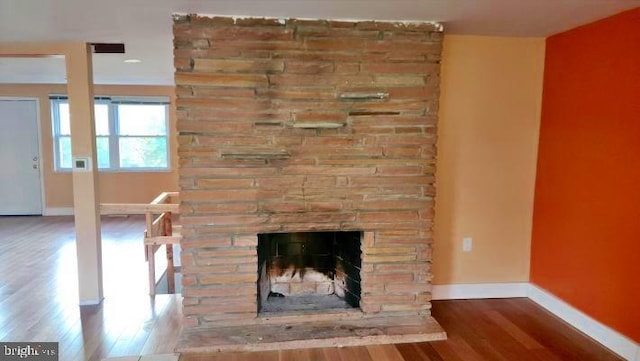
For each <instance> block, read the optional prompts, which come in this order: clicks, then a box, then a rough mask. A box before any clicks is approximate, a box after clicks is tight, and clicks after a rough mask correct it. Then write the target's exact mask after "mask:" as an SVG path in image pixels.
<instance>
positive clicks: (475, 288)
mask: <svg viewBox="0 0 640 361" xmlns="http://www.w3.org/2000/svg"><path fill="white" fill-rule="evenodd" d="M528 288H529V283H527V282H519V283H478V284H457V285H455V284H454V285H434V286H433V288H432V290H431V295H432V298H433V299H434V300H459V299H473V298H514V297H527V291H528Z"/></svg>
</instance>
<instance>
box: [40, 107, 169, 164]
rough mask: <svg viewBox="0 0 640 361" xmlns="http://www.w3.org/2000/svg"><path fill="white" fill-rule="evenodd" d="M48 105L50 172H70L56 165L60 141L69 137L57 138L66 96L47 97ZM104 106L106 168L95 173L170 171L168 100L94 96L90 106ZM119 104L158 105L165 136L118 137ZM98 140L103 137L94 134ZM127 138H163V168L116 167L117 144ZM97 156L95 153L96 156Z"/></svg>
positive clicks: (117, 161)
mask: <svg viewBox="0 0 640 361" xmlns="http://www.w3.org/2000/svg"><path fill="white" fill-rule="evenodd" d="M49 102H50V106H51V130H52V140H53V169H54V172H56V173H71V171H72V168H71V167H69V168H64V167H61V166H60V150H59V144H60V138H62V137H69V138H71V135H60V109H59V106H57V105H56V104H59V103H61V102H68V99H67V96H66V95H50V96H49ZM100 103H103V104H108V106H109V135H108V137H109V168H98V171H99V172H104V173H169V172H171V171H172V169H171V141H170V135H171V128H170V124H171V122H170V119H169V98H168V97H137V96H132V97H123V96H117V97H115V96H114V97H110V96H96V97H95V98H94V104H100ZM119 104H161V105H164V106H165V123H166V125H165V126H166V130H167V132H166V135H148V136H147V135H140V136H130V135H122V136H121V135H118V133H119V129H118V125H119V121H118V120H117V113H118V107H117V105H119ZM98 137H106V136H104V135H103V136H99V135H96V140H97V138H98ZM127 137H145V138H164V139H165V142H166V149H167V166H166V167H120V166H119V160H120V149H119V144H118V143H119V142H118V140H119V139H120V138H127ZM96 157H97V154H96Z"/></svg>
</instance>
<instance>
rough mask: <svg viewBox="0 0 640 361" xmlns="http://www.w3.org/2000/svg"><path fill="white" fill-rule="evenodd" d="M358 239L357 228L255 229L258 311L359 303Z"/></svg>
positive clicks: (323, 308)
mask: <svg viewBox="0 0 640 361" xmlns="http://www.w3.org/2000/svg"><path fill="white" fill-rule="evenodd" d="M361 240H362V232H357V231H344V232H293V233H265V234H259V235H258V274H259V277H258V282H257V287H258V310H259V312H260V313H261V314H268V313H274V312H289V311H314V312H322V311H329V310H335V309H345V308H346V309H349V308H358V307H359V306H360V298H361V296H360V291H361V286H360V281H361V276H360V272H361V268H362V256H361V254H362V252H361Z"/></svg>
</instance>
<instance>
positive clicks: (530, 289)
mask: <svg viewBox="0 0 640 361" xmlns="http://www.w3.org/2000/svg"><path fill="white" fill-rule="evenodd" d="M431 295H432V298H433V300H459V299H478V298H516V297H528V298H529V299H531V300H532V301H533V302H535V303H537V304H538V305H540V306H541V307H543V308H545V309H547V310H548V311H549V312H551V313H553V314H554V315H556V316H558V317H559V318H560V319H562V320H563V321H565V322H567V323H568V324H570V325H571V326H573V327H575V328H577V329H578V330H580V331H581V332H583V333H584V334H586V335H587V336H589V337H591V338H592V339H594V340H595V341H597V342H599V343H600V344H602V345H603V346H605V347H607V348H608V349H610V350H611V351H613V352H614V353H616V354H618V355H619V356H621V357H622V358H624V359H625V360H629V361H640V344H637V343H636V342H634V341H632V340H630V339H629V338H627V337H626V336H624V335H622V334H620V333H619V332H617V331H615V330H613V329H611V328H609V327H608V326H605V325H604V324H602V323H600V322H598V321H596V320H594V319H593V318H591V317H590V316H587V315H586V314H584V313H583V312H581V311H579V310H578V309H576V308H575V307H573V306H571V305H569V304H568V303H566V302H564V301H563V300H561V299H559V298H558V297H556V296H554V295H553V294H551V293H549V292H547V291H545V290H543V289H542V288H540V287H538V286H535V285H533V284H531V283H528V282H519V283H478V284H451V285H434V286H433V288H432V290H431Z"/></svg>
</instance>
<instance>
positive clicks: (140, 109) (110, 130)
mask: <svg viewBox="0 0 640 361" xmlns="http://www.w3.org/2000/svg"><path fill="white" fill-rule="evenodd" d="M50 99H51V111H52V119H53V138H54V139H53V140H54V142H53V144H54V148H55V149H54V155H55V168H56V170H71V123H70V118H69V101H68V100H67V98H66V97H51V98H50ZM167 112H168V102H167V100H166V99H155V98H145V99H137V98H136V99H125V98H96V99H95V126H96V151H97V158H98V159H97V162H98V168H99V169H102V170H125V171H131V170H132V171H135V170H166V169H169V142H168V125H167V124H168V122H167V118H168V117H167Z"/></svg>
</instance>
